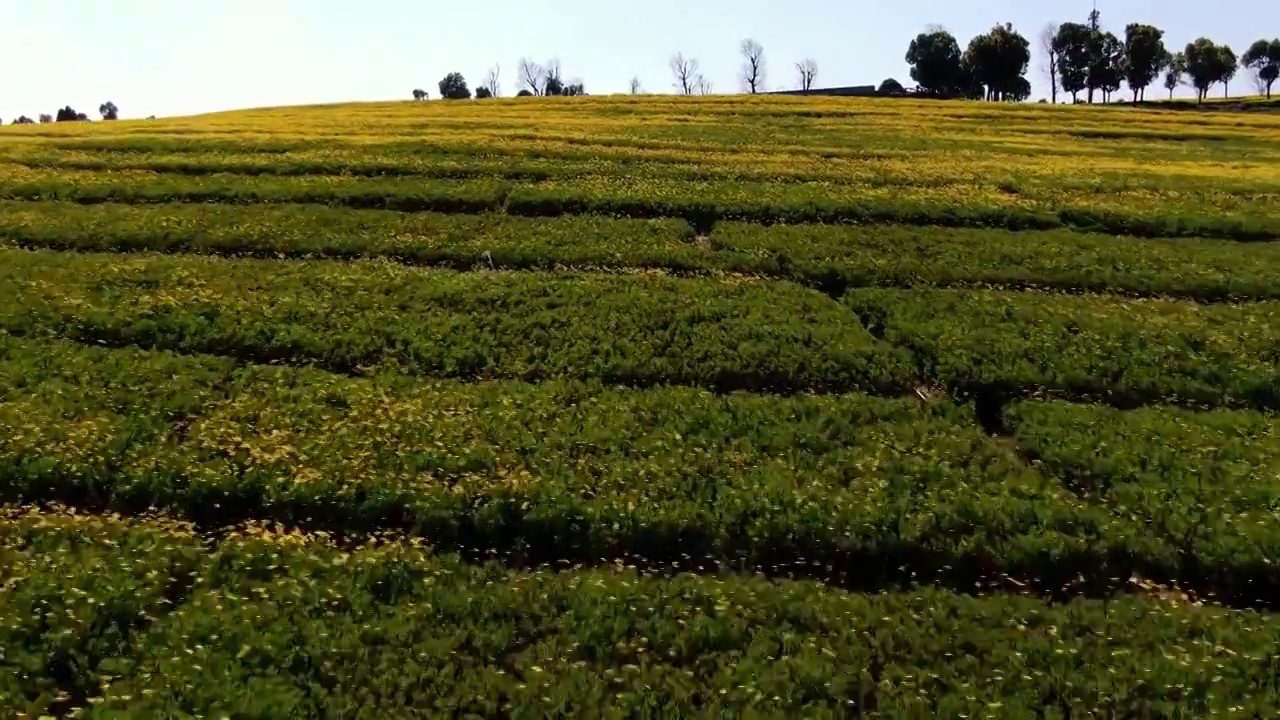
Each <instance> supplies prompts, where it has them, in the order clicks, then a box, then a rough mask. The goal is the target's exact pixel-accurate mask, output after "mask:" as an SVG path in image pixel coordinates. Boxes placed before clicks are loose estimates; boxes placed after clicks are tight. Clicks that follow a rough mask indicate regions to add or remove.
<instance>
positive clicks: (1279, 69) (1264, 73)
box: [1240, 38, 1280, 100]
mask: <svg viewBox="0 0 1280 720" xmlns="http://www.w3.org/2000/svg"><path fill="white" fill-rule="evenodd" d="M1240 64H1241V65H1243V66H1244V67H1246V68H1249V69H1250V70H1252V71H1253V72H1254V73H1256V74H1257V76H1258V80H1259V82H1260V83H1261V84H1262V86H1263V87H1264V88H1266V91H1267V99H1268V100H1270V99H1271V86H1272V85H1274V84H1275V82H1276V80H1277V79H1280V38H1277V39H1275V40H1258V41H1257V42H1255V43H1254V44H1252V45H1250V46H1249V49H1248V50H1246V51H1245V53H1244V55H1243V56H1241V57H1240Z"/></svg>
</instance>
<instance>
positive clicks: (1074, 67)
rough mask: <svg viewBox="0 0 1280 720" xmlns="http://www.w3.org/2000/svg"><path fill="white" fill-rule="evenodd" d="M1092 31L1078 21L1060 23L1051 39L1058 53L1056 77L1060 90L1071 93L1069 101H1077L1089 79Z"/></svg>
mask: <svg viewBox="0 0 1280 720" xmlns="http://www.w3.org/2000/svg"><path fill="white" fill-rule="evenodd" d="M1092 33H1093V31H1092V30H1090V29H1089V28H1088V26H1085V25H1081V24H1080V23H1062V24H1061V25H1059V26H1058V34H1057V35H1056V36H1055V37H1054V39H1053V47H1054V49H1055V51H1056V52H1057V54H1058V79H1059V81H1060V84H1061V87H1062V91H1063V92H1066V93H1070V94H1071V102H1073V103H1075V102H1079V100H1080V97H1079V95H1080V91H1081V90H1084V89H1085V86H1086V85H1087V84H1088V80H1089V64H1090V57H1091V56H1090V47H1089V43H1090V40H1091V38H1092Z"/></svg>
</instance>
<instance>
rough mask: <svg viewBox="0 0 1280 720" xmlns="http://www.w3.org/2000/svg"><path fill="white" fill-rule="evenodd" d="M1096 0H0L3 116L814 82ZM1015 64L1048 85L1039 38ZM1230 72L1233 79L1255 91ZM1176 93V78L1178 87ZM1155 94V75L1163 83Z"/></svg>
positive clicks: (1081, 12) (888, 71)
mask: <svg viewBox="0 0 1280 720" xmlns="http://www.w3.org/2000/svg"><path fill="white" fill-rule="evenodd" d="M1091 7H1092V0H1070V1H1068V0H966V1H965V2H955V1H945V2H944V1H943V0H932V1H925V0H891V1H884V0H880V1H876V2H865V1H862V2H855V1H853V0H785V1H783V0H510V1H503V0H467V1H465V2H440V0H434V1H433V0H360V1H359V2H350V1H349V0H212V1H209V2H200V1H198V0H0V47H3V48H4V49H5V54H6V55H7V56H8V57H9V58H10V60H9V62H8V63H6V68H5V72H4V73H3V75H2V76H0V119H3V120H4V121H5V122H8V121H10V120H12V119H13V118H14V117H16V116H17V115H19V114H26V115H29V116H31V117H33V118H34V117H36V116H37V115H38V114H39V113H54V112H55V111H56V110H57V109H58V108H60V107H63V106H64V105H68V104H70V105H72V106H73V107H74V108H76V109H77V110H79V111H81V112H85V113H88V114H90V115H91V116H94V117H96V110H97V108H98V106H99V105H101V104H102V103H103V102H106V101H108V100H110V101H112V102H114V103H115V104H116V105H117V106H118V107H119V108H120V114H121V117H122V118H131V117H146V116H149V115H156V116H160V117H165V116H172V115H189V114H196V113H203V112H211V111H218V110H231V109H239V108H249V107H264V106H280V105H301V104H311V103H329V102H343V101H359V100H391V99H408V98H409V97H411V94H412V91H413V90H414V89H415V88H422V89H425V90H427V91H428V92H429V93H430V94H431V96H432V97H437V96H438V90H437V84H438V82H439V80H440V79H441V78H442V77H443V76H444V75H445V74H447V73H449V72H453V71H457V72H461V73H463V75H465V76H466V77H467V79H468V81H469V82H470V84H471V86H472V87H473V88H474V87H475V86H476V85H478V84H479V83H480V81H481V80H482V79H483V77H484V75H485V74H486V71H487V70H488V69H489V68H490V67H492V66H494V65H498V66H500V68H501V81H502V94H504V95H511V94H514V93H515V92H516V90H517V89H518V87H517V84H516V78H515V69H516V64H517V62H518V61H519V59H520V58H521V57H525V56H528V57H531V58H533V59H535V60H538V61H545V60H547V59H550V58H558V59H559V60H560V62H561V64H562V66H563V68H564V75H565V77H566V79H570V80H573V79H580V80H581V81H582V82H584V83H585V84H586V89H587V91H588V92H589V93H592V94H606V93H610V92H625V91H626V90H627V86H628V82H629V80H630V79H631V78H632V77H633V76H634V77H639V78H640V81H641V84H642V87H643V88H644V90H646V91H648V92H671V90H672V78H671V72H670V70H669V69H668V67H667V66H668V61H669V59H670V57H671V56H672V55H673V54H675V53H676V52H683V53H684V54H685V55H686V56H688V57H694V58H697V59H698V60H699V62H700V64H701V67H702V71H703V73H704V74H705V75H707V76H708V77H709V78H710V79H711V80H712V82H713V83H714V87H715V90H716V92H737V91H738V90H739V89H740V88H739V84H740V83H739V80H738V77H737V76H738V70H739V66H740V58H739V56H738V46H739V44H740V43H741V41H742V40H743V39H744V38H748V37H749V38H754V39H755V40H757V41H758V42H760V43H761V44H762V45H763V46H764V49H765V53H766V58H767V60H768V71H769V75H768V87H769V89H790V88H793V87H794V86H795V85H796V71H795V63H796V62H797V61H799V60H802V59H804V58H813V59H814V60H816V61H817V62H818V67H819V73H818V78H817V83H816V84H817V85H818V86H819V87H821V86H839V85H865V84H872V83H875V84H878V83H879V82H880V81H881V80H884V79H885V78H888V77H895V78H898V79H899V80H901V81H902V82H903V84H904V85H908V86H910V85H911V84H912V83H911V82H910V79H909V74H908V68H907V65H906V63H905V62H904V60H903V55H904V54H905V53H906V48H907V45H908V44H909V43H910V41H911V38H913V37H914V36H915V35H916V33H919V32H921V31H922V30H924V29H925V28H926V27H927V26H930V25H942V26H943V27H945V28H947V29H948V30H950V31H951V32H952V33H953V34H954V35H956V37H957V38H958V39H959V40H960V43H961V45H962V46H963V45H965V44H966V43H967V42H968V39H969V38H970V37H971V36H973V35H975V34H977V33H980V32H983V31H985V30H987V29H989V28H990V27H991V26H992V25H994V24H996V23H1005V22H1009V23H1013V26H1014V28H1015V29H1017V30H1019V31H1020V32H1022V33H1023V34H1024V35H1025V36H1027V38H1028V39H1030V40H1032V42H1033V48H1034V44H1035V40H1036V37H1037V36H1038V35H1039V32H1040V30H1041V28H1043V27H1044V25H1045V24H1046V23H1048V22H1050V21H1059V22H1062V21H1071V20H1075V21H1080V22H1083V21H1084V20H1085V18H1086V17H1087V15H1088V13H1089V10H1090V9H1091ZM1099 10H1100V11H1101V12H1102V22H1103V25H1104V26H1105V27H1106V28H1107V29H1110V30H1112V31H1113V32H1115V33H1116V34H1117V35H1123V32H1124V26H1125V25H1126V24H1127V23H1130V22H1144V23H1151V24H1154V25H1156V26H1157V27H1160V28H1162V29H1164V30H1165V42H1166V45H1168V46H1170V47H1174V48H1181V47H1183V46H1184V45H1185V44H1186V43H1187V42H1190V41H1191V40H1193V39H1195V38H1196V37H1199V36H1205V37H1209V38H1210V39H1213V40H1214V41H1215V42H1219V43H1222V42H1225V43H1228V44H1230V45H1231V46H1232V47H1233V48H1235V50H1236V52H1237V53H1242V52H1243V51H1244V49H1245V48H1246V47H1247V46H1248V45H1249V44H1250V43H1251V42H1253V41H1254V40H1256V39H1258V38H1259V37H1262V36H1264V35H1265V36H1266V37H1275V36H1280V2H1277V1H1276V0H1224V1H1223V2H1220V3H1218V2H1215V3H1213V4H1212V8H1211V10H1206V7H1205V6H1204V4H1203V2H1201V1H1200V0H1194V1H1193V0H1099ZM1028 78H1029V79H1030V80H1031V81H1032V85H1033V88H1034V90H1035V95H1033V97H1037V98H1038V97H1042V96H1046V95H1047V94H1048V81H1047V78H1046V76H1045V74H1044V73H1043V71H1042V69H1041V58H1040V57H1039V53H1037V52H1033V58H1032V64H1031V69H1030V71H1029V72H1028ZM1251 85H1252V84H1251V83H1250V82H1249V81H1248V79H1247V78H1246V77H1245V76H1244V74H1243V73H1241V75H1240V77H1239V78H1238V79H1237V80H1236V82H1235V84H1234V85H1233V86H1232V87H1233V94H1234V93H1244V92H1251V91H1252V89H1251ZM1183 92H1184V94H1186V93H1187V91H1185V90H1184V91H1183ZM1160 93H1161V94H1162V93H1163V91H1162V90H1161V91H1160Z"/></svg>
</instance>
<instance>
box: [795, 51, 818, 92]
mask: <svg viewBox="0 0 1280 720" xmlns="http://www.w3.org/2000/svg"><path fill="white" fill-rule="evenodd" d="M796 73H797V74H798V75H799V76H800V89H801V90H804V91H805V92H808V91H809V90H812V89H813V81H814V79H816V78H817V77H818V61H816V60H814V59H813V58H805V59H804V60H801V61H800V62H798V63H796Z"/></svg>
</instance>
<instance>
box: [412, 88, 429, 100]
mask: <svg viewBox="0 0 1280 720" xmlns="http://www.w3.org/2000/svg"><path fill="white" fill-rule="evenodd" d="M413 99H414V100H417V101H419V102H421V101H423V100H426V99H427V91H426V90H421V89H419V90H414V91H413Z"/></svg>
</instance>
